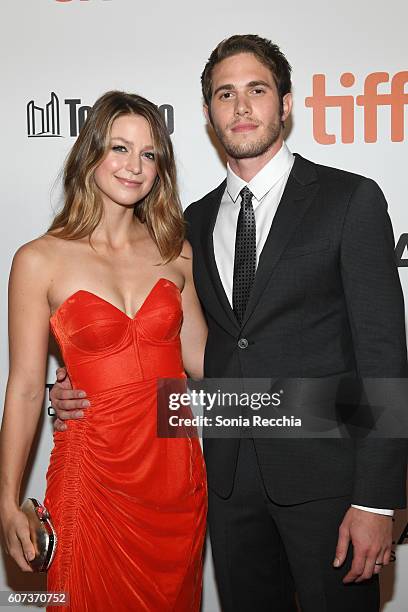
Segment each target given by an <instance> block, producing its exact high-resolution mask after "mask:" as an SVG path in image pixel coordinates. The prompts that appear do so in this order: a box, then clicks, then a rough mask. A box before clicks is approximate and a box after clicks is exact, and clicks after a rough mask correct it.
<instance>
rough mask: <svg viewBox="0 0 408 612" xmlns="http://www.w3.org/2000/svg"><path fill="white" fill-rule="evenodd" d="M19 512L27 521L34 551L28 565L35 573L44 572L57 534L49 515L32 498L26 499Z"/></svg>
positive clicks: (52, 554)
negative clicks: (22, 513)
mask: <svg viewBox="0 0 408 612" xmlns="http://www.w3.org/2000/svg"><path fill="white" fill-rule="evenodd" d="M20 510H21V511H22V512H24V514H25V515H26V517H27V519H28V524H29V528H30V539H31V542H32V543H33V546H34V549H35V557H34V559H33V560H32V561H30V562H29V563H30V565H31V567H32V569H33V570H34V571H35V572H46V571H47V570H48V568H49V567H50V565H51V563H52V560H53V558H54V555H55V550H56V548H57V534H56V533H55V529H54V526H53V524H52V522H51V517H50V513H49V512H48V510H47V508H46V507H45V506H43V505H42V504H40V502H39V501H37V500H36V499H35V498H33V497H28V498H27V499H26V500H25V502H24V503H23V504H22V505H21V507H20Z"/></svg>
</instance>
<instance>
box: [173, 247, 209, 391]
mask: <svg viewBox="0 0 408 612" xmlns="http://www.w3.org/2000/svg"><path fill="white" fill-rule="evenodd" d="M182 255H183V257H180V260H179V261H180V262H181V267H182V271H183V274H184V279H185V283H184V289H183V291H182V294H181V300H182V307H183V324H182V327H181V333H180V338H181V348H182V356H183V364H184V369H185V370H186V372H187V374H188V375H189V376H190V378H194V379H200V378H203V376H204V351H205V345H206V342H207V324H206V321H205V318H204V315H203V311H202V309H201V305H200V301H199V299H198V297H197V293H196V290H195V286H194V279H193V271H192V264H193V250H192V248H191V245H190V243H189V242H187V241H185V242H184V245H183V251H182Z"/></svg>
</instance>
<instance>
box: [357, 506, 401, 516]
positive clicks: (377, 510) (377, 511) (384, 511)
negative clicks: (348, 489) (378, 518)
mask: <svg viewBox="0 0 408 612" xmlns="http://www.w3.org/2000/svg"><path fill="white" fill-rule="evenodd" d="M351 507H352V508H357V510H364V511H365V512H373V513H374V514H384V515H385V516H394V510H388V509H385V508H367V507H366V506H356V505H355V504H351Z"/></svg>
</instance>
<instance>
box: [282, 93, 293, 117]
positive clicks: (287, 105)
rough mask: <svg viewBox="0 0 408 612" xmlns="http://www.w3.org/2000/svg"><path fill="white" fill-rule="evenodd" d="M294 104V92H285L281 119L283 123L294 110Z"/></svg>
mask: <svg viewBox="0 0 408 612" xmlns="http://www.w3.org/2000/svg"><path fill="white" fill-rule="evenodd" d="M292 104H293V97H292V94H291V93H290V92H289V93H287V94H285V95H284V96H283V99H282V108H283V113H282V117H281V121H282V122H283V123H284V122H285V121H286V119H287V118H288V117H289V115H290V113H291V111H292Z"/></svg>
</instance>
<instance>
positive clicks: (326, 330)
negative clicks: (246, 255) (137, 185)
mask: <svg viewBox="0 0 408 612" xmlns="http://www.w3.org/2000/svg"><path fill="white" fill-rule="evenodd" d="M225 186H226V182H225V181H224V182H223V183H222V184H221V185H220V186H219V187H217V188H216V189H215V190H214V191H212V192H211V193H209V194H207V195H206V196H204V197H203V198H202V199H201V200H199V201H198V202H195V203H193V204H191V205H190V206H189V207H188V208H187V210H186V211H185V218H186V220H187V222H188V239H189V241H190V242H191V244H192V247H193V253H194V263H193V266H194V279H195V284H196V289H197V292H198V295H199V298H200V301H201V304H202V306H203V309H204V312H205V316H206V319H207V323H208V327H209V336H208V342H207V347H206V352H205V376H206V377H231V378H233V377H247V378H251V377H255V378H256V377H325V376H331V375H335V374H339V373H341V372H346V371H351V372H355V373H356V375H357V376H360V377H405V376H406V375H407V352H406V342H405V324H404V303H403V297H402V292H401V286H400V282H399V277H398V271H397V268H396V264H395V258H394V238H393V232H392V227H391V223H390V220H389V217H388V214H387V204H386V201H385V199H384V196H383V194H382V192H381V190H380V189H379V187H378V185H377V184H376V183H375V182H374V181H372V180H370V179H367V178H364V177H361V176H358V175H356V174H352V173H349V172H344V171H341V170H337V169H334V168H329V167H325V166H321V165H317V164H314V163H313V162H310V161H308V160H306V159H304V158H302V157H301V156H300V155H296V159H295V163H294V165H293V168H292V171H291V173H290V176H289V179H288V182H287V185H286V188H285V191H284V194H283V196H282V199H281V202H280V204H279V207H278V210H277V212H276V215H275V218H274V221H273V223H272V227H271V230H270V232H269V235H268V238H267V241H266V243H265V246H264V249H263V251H262V254H261V257H260V260H259V265H258V269H257V273H256V279H255V284H254V287H253V290H252V293H251V296H250V299H249V303H248V307H247V310H246V314H245V317H244V321H243V323H242V325H239V323H238V322H237V320H236V318H235V316H234V313H233V311H232V309H231V306H230V304H229V302H228V299H227V297H226V294H225V292H224V289H223V286H222V283H221V281H220V277H219V274H218V271H217V267H216V263H215V258H214V249H213V242H212V234H213V228H214V224H215V220H216V217H217V213H218V209H219V206H220V202H221V197H222V195H223V193H224V190H225ZM243 337H244V338H246V339H247V341H248V346H247V347H246V348H240V347H239V345H238V341H239V339H240V338H243ZM241 345H242V343H241ZM407 409H408V408H407ZM255 442H256V449H257V454H258V458H259V462H260V467H261V470H262V475H263V479H264V482H265V485H266V488H267V491H268V494H269V496H270V497H271V499H273V500H274V501H276V502H277V503H280V504H293V503H300V502H304V501H308V500H313V499H322V498H327V497H332V496H342V495H351V499H352V503H354V504H360V505H364V506H371V507H379V508H397V507H403V506H404V505H405V480H406V461H407V444H406V441H405V440H390V439H388V440H386V439H384V440H373V439H368V440H341V439H305V440H299V439H296V440H292V439H290V440H283V439H279V440H277V439H257V440H256V441H255ZM238 447H239V440H237V439H232V440H227V439H218V440H217V439H207V440H205V441H204V451H205V457H206V463H207V471H208V483H209V486H210V487H211V488H212V489H213V490H215V491H216V492H217V493H218V494H219V495H221V496H223V497H228V496H229V494H230V493H231V490H232V486H233V479H234V472H235V466H236V459H237V452H238Z"/></svg>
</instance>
